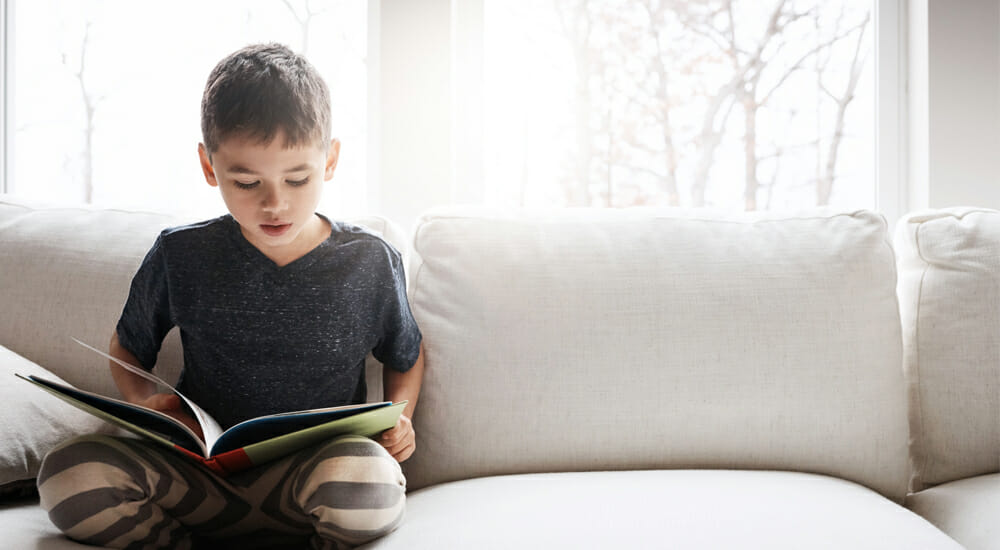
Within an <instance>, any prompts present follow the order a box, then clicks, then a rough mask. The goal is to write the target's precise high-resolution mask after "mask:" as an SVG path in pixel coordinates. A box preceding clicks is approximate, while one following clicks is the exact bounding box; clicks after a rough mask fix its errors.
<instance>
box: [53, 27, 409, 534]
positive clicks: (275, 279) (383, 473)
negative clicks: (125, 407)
mask: <svg viewBox="0 0 1000 550" xmlns="http://www.w3.org/2000/svg"><path fill="white" fill-rule="evenodd" d="M201 120H202V133H203V138H204V143H202V144H200V145H199V146H198V155H199V157H200V160H201V167H202V170H203V172H204V174H205V179H206V180H207V181H208V184H209V185H211V186H213V187H218V188H219V190H220V191H221V193H222V198H223V200H224V202H225V204H226V208H227V209H228V210H229V214H228V215H226V216H222V217H220V218H217V219H214V220H209V221H206V222H201V223H196V224H191V225H187V226H183V227H177V228H171V229H167V230H165V231H163V233H161V234H160V236H159V238H158V239H157V241H156V243H155V244H154V245H153V247H152V249H150V251H149V253H148V254H147V255H146V258H145V259H144V260H143V263H142V265H141V266H140V268H139V270H138V272H137V273H136V274H135V277H134V278H133V280H132V286H131V289H130V292H129V297H128V300H127V302H126V304H125V307H124V309H123V311H122V315H121V318H120V320H119V322H118V326H117V329H116V331H115V334H114V335H113V337H112V338H111V355H113V356H115V357H117V358H119V359H122V360H124V361H127V362H129V363H132V364H134V365H141V366H143V367H144V368H146V369H152V368H153V366H154V364H155V362H156V354H157V352H158V351H159V349H160V344H161V342H162V340H163V338H164V336H165V335H166V333H167V332H168V331H169V330H170V329H171V328H172V327H173V326H177V327H179V328H180V332H181V339H182V342H183V347H184V369H183V371H182V374H181V378H180V381H179V382H178V389H180V391H181V392H182V393H184V394H185V395H187V396H189V397H191V398H192V399H193V400H194V401H195V402H197V403H199V404H202V405H203V406H204V408H205V409H206V410H207V411H208V412H209V413H210V414H211V415H212V416H214V417H215V418H216V419H217V420H218V421H219V423H220V424H221V425H222V427H223V428H227V427H229V426H232V425H234V424H236V423H238V422H240V421H242V420H245V419H248V418H252V417H255V416H260V415H263V414H271V413H277V412H283V411H290V410H300V409H307V408H314V407H329V406H337V405H343V404H349V403H362V402H364V401H365V398H366V387H365V373H364V360H365V357H366V355H367V354H368V353H369V352H372V353H373V354H374V355H375V357H376V358H377V359H379V360H380V361H381V362H382V363H383V364H384V366H385V367H386V368H385V369H384V386H385V399H386V400H391V401H394V402H398V401H402V400H408V401H409V404H408V405H407V407H406V409H405V410H404V412H403V415H402V416H401V418H400V420H399V423H398V424H397V425H396V426H395V427H394V428H392V429H390V430H387V431H386V432H384V433H383V434H382V435H381V436H380V437H379V438H378V442H376V441H373V440H371V439H368V438H364V437H359V436H347V437H340V438H336V439H334V440H332V441H329V442H327V443H325V444H322V445H318V446H316V447H312V448H309V449H306V450H305V451H302V452H300V453H297V454H294V455H292V456H288V457H285V458H283V459H279V460H276V461H274V462H272V463H269V464H265V465H263V466H260V467H258V468H254V469H251V470H248V471H245V472H242V473H239V474H236V475H233V476H230V477H228V478H220V477H217V476H215V475H213V474H212V473H210V472H209V471H208V470H207V469H205V468H203V467H201V466H200V465H196V464H194V463H192V462H189V461H187V460H185V459H183V458H181V457H179V456H175V455H173V454H171V453H169V452H161V450H160V448H159V447H157V446H155V445H152V444H149V443H146V442H144V441H141V440H138V439H133V438H111V437H105V436H96V435H95V436H85V437H82V438H79V439H75V440H73V441H70V442H67V443H65V444H63V445H61V446H60V447H58V448H57V449H55V450H53V451H52V452H51V453H50V454H49V455H48V456H47V457H46V459H45V461H44V463H43V465H42V469H41V472H40V474H39V477H38V486H39V493H40V495H41V505H42V507H43V508H45V509H46V510H47V511H48V513H49V517H50V518H51V519H52V521H53V523H54V524H55V525H56V526H57V527H59V528H60V529H61V530H62V531H63V532H64V533H66V534H67V535H68V536H69V537H71V538H73V539H76V540H78V541H81V542H85V543H89V544H97V545H102V546H110V547H114V548H125V547H128V548H187V547H191V546H193V545H197V544H198V543H200V542H204V543H205V544H206V545H207V546H209V547H213V548H217V547H220V546H225V547H240V548H243V547H255V546H256V547H267V548H271V547H276V546H281V547H286V546H287V545H289V544H294V543H299V544H302V545H304V543H305V541H306V540H307V539H308V540H310V541H311V544H312V546H313V547H314V548H333V547H341V546H348V545H354V544H360V543H363V542H367V541H369V540H372V539H374V538H377V537H379V536H382V535H384V534H386V533H388V532H390V531H392V530H393V529H395V528H396V527H397V526H398V525H399V523H400V521H401V520H402V517H403V509H404V504H405V494H404V492H405V488H406V480H405V478H404V477H403V474H402V470H401V469H400V466H399V462H402V461H404V460H406V459H407V458H408V457H409V456H410V455H411V454H412V453H413V451H414V449H415V434H414V431H413V426H412V423H411V421H410V418H411V417H412V415H413V409H414V408H415V406H416V403H417V396H418V394H419V391H420V382H421V377H422V375H423V353H422V346H421V336H420V332H419V330H418V328H417V326H416V323H415V321H414V320H413V317H412V315H411V313H410V309H409V305H408V303H407V300H406V292H405V285H404V276H403V266H402V263H401V260H400V255H399V254H398V253H397V252H396V250H394V249H393V248H392V247H391V246H390V245H388V244H387V243H386V242H385V241H383V240H382V239H380V238H379V237H377V236H375V235H373V234H372V233H369V232H367V231H365V230H363V229H361V228H359V227H356V226H351V225H348V224H344V223H340V222H336V221H331V220H329V219H328V218H326V217H324V216H323V215H321V214H319V213H317V212H316V207H317V205H318V204H319V199H320V191H321V190H322V182H323V181H326V180H330V179H331V178H332V177H333V173H334V169H335V168H336V166H337V159H338V156H339V153H340V142H339V141H337V140H336V139H331V137H330V127H331V123H330V104H329V91H328V89H327V87H326V84H325V83H324V82H323V79H322V78H321V77H320V76H319V74H317V72H316V71H315V69H314V68H313V67H312V66H311V65H310V64H309V63H308V61H306V60H305V59H304V58H303V57H301V56H299V55H297V54H295V53H293V52H292V51H290V50H288V49H287V48H285V47H283V46H280V45H276V44H268V45H255V46H249V47H247V48H244V49H241V50H239V51H237V52H235V53H233V54H232V55H230V56H229V57H227V58H225V59H223V60H222V61H221V62H220V63H219V64H218V65H217V66H216V67H215V69H214V70H213V71H212V73H211V75H210V76H209V79H208V83H207V85H206V87H205V92H204V96H203V98H202V119H201ZM111 371H112V375H113V377H114V380H115V383H116V384H117V386H118V388H119V389H120V390H121V393H122V395H123V396H124V397H125V399H127V400H128V401H130V402H133V403H138V404H142V405H145V406H148V407H152V408H155V409H158V410H162V411H165V412H167V413H168V414H171V415H173V416H175V417H176V418H179V419H181V420H182V421H185V422H187V423H189V425H192V426H193V425H194V421H193V420H192V419H191V418H189V417H188V416H187V415H186V413H184V412H182V409H181V404H180V403H179V400H178V398H177V397H176V396H174V395H172V394H164V393H156V389H155V387H154V386H153V385H152V384H150V383H149V382H147V381H146V380H144V379H143V378H141V377H138V376H136V375H134V374H132V373H129V372H128V371H126V370H124V369H122V368H121V367H118V366H117V365H114V364H113V363H112V365H111Z"/></svg>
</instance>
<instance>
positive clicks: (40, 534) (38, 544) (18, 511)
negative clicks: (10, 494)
mask: <svg viewBox="0 0 1000 550" xmlns="http://www.w3.org/2000/svg"><path fill="white" fill-rule="evenodd" d="M0 533H3V539H2V540H3V542H2V544H0V546H2V547H3V548H33V549H37V550H84V549H88V548H89V549H90V550H94V549H95V548H98V547H95V546H86V545H83V544H79V543H77V542H73V541H71V540H69V539H68V538H66V537H65V536H63V534H62V533H60V532H59V529H56V527H55V525H52V522H51V521H49V517H48V515H47V514H46V513H45V511H44V510H42V508H41V506H39V505H38V500H34V501H32V500H24V501H18V502H8V503H3V504H0Z"/></svg>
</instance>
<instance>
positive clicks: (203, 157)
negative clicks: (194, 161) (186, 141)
mask: <svg viewBox="0 0 1000 550" xmlns="http://www.w3.org/2000/svg"><path fill="white" fill-rule="evenodd" d="M198 160H199V161H200V162H201V171H202V173H204V174H205V181H207V182H208V184H209V185H211V186H212V187H218V186H219V181H218V180H217V179H215V169H214V168H212V161H211V160H209V158H208V151H207V150H205V144H204V143H199V144H198Z"/></svg>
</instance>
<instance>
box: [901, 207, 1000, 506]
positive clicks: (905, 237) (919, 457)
mask: <svg viewBox="0 0 1000 550" xmlns="http://www.w3.org/2000/svg"><path fill="white" fill-rule="evenodd" d="M895 247H896V252H897V256H898V262H899V302H900V304H899V306H900V312H901V317H902V327H903V342H904V350H905V353H904V357H905V372H906V377H907V381H908V385H909V394H910V426H911V432H912V452H911V457H912V460H913V479H912V490H913V492H919V491H920V490H922V489H924V488H927V487H931V486H933V485H936V484H939V483H946V482H949V481H953V480H957V479H962V478H967V477H972V476H977V475H982V474H988V473H994V472H1000V338H998V335H1000V212H997V211H996V210H984V209H975V208H949V209H943V210H936V211H928V212H918V213H914V214H910V215H909V216H907V217H905V218H903V219H902V220H900V222H899V224H898V225H897V227H896V235H895Z"/></svg>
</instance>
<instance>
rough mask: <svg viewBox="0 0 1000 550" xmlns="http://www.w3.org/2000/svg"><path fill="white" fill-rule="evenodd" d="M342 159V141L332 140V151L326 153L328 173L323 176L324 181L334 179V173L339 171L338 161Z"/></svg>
mask: <svg viewBox="0 0 1000 550" xmlns="http://www.w3.org/2000/svg"><path fill="white" fill-rule="evenodd" d="M339 159H340V140H339V139H336V138H334V139H331V140H330V150H329V151H327V153H326V171H325V172H324V174H323V179H324V180H327V181H329V180H331V179H333V171H334V170H336V169H337V160H339Z"/></svg>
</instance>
